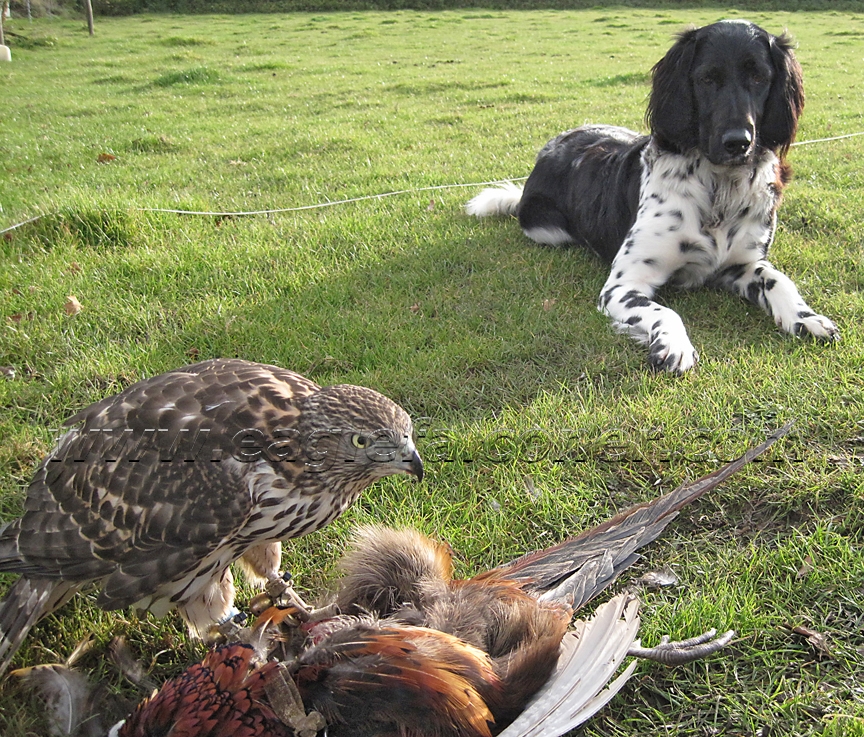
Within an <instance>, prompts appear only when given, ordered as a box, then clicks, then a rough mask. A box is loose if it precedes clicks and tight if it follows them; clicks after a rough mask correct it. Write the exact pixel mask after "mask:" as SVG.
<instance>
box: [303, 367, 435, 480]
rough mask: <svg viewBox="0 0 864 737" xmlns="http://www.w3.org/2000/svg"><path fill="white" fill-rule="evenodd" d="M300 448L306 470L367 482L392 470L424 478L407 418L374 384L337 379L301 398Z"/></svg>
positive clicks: (396, 472) (412, 428)
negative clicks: (333, 383)
mask: <svg viewBox="0 0 864 737" xmlns="http://www.w3.org/2000/svg"><path fill="white" fill-rule="evenodd" d="M300 410H301V414H300V417H299V418H298V421H297V430H298V436H297V440H298V442H299V443H300V450H301V453H302V456H303V458H304V460H305V463H306V468H307V470H309V471H325V470H326V471H327V473H328V475H332V474H338V475H340V476H344V477H346V478H347V479H352V480H354V481H357V482H359V481H361V480H363V481H365V482H366V484H368V483H371V482H372V481H375V480H376V479H379V478H383V477H384V476H390V475H392V474H408V475H412V476H415V477H416V478H417V480H418V481H419V480H420V479H422V478H423V462H422V461H421V460H420V455H419V454H418V453H417V448H416V447H415V445H414V426H413V425H412V423H411V418H410V417H409V416H408V413H407V412H405V410H404V409H402V408H401V407H400V406H399V405H398V404H396V403H395V402H393V401H392V400H390V399H388V398H387V397H385V396H384V395H383V394H379V393H378V392H376V391H374V390H373V389H367V388H365V387H362V386H352V385H350V384H337V385H335V386H328V387H325V388H324V389H320V390H318V391H317V392H315V393H313V394H310V395H309V396H308V397H305V398H304V399H303V401H302V402H301V407H300Z"/></svg>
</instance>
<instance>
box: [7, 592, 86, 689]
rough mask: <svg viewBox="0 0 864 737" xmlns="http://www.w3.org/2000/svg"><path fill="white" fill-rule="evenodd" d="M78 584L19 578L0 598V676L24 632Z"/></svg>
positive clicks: (22, 639) (54, 607)
mask: <svg viewBox="0 0 864 737" xmlns="http://www.w3.org/2000/svg"><path fill="white" fill-rule="evenodd" d="M78 588H79V586H77V585H76V584H74V583H67V582H66V581H58V580H53V579H47V578H23V577H22V578H19V579H18V581H16V582H15V584H14V585H13V586H12V588H10V589H9V591H8V593H7V594H6V598H5V599H3V601H0V676H2V675H3V673H5V672H6V669H7V668H8V667H9V663H10V662H11V661H12V658H13V657H14V656H15V653H16V652H18V648H19V647H21V643H22V642H23V641H24V638H25V637H27V633H28V632H29V631H30V629H31V628H32V627H33V625H34V624H36V622H38V621H39V620H40V619H42V617H44V616H45V615H46V614H49V613H50V612H52V611H54V610H55V609H57V608H58V607H59V606H62V605H63V604H64V603H65V602H66V601H67V600H68V599H69V597H70V596H72V594H74V593H75V591H77V590H78Z"/></svg>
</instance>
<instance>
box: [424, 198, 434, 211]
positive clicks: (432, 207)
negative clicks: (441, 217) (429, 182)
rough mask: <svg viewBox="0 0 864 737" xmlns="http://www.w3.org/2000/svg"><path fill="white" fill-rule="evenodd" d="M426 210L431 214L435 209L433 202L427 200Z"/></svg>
mask: <svg viewBox="0 0 864 737" xmlns="http://www.w3.org/2000/svg"><path fill="white" fill-rule="evenodd" d="M426 209H427V210H429V212H432V210H434V209H435V200H429V204H428V205H427V206H426Z"/></svg>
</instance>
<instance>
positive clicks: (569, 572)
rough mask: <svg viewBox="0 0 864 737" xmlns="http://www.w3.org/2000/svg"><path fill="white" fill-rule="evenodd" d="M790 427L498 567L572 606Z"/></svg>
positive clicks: (633, 559)
mask: <svg viewBox="0 0 864 737" xmlns="http://www.w3.org/2000/svg"><path fill="white" fill-rule="evenodd" d="M791 427H792V423H791V422H789V423H787V424H785V425H784V426H783V427H781V428H780V429H778V430H775V431H774V432H773V433H771V435H769V436H768V438H767V439H766V440H765V442H763V443H761V444H759V445H757V446H755V447H753V448H750V449H749V450H748V451H747V452H746V453H744V455H742V456H741V457H740V458H736V459H735V460H734V461H732V462H730V463H727V464H726V465H724V466H722V467H721V468H719V469H717V470H716V471H714V472H713V473H710V474H708V475H706V476H703V477H702V478H700V479H697V480H696V481H694V482H692V483H688V484H682V485H681V486H679V487H678V488H677V489H675V490H674V491H671V492H669V493H668V494H665V495H664V496H661V497H659V498H657V499H654V500H653V501H650V502H646V503H644V504H640V505H638V506H636V507H633V508H632V509H628V510H626V511H624V512H621V513H620V514H617V515H615V516H614V517H613V518H612V519H610V520H607V521H606V522H603V523H602V524H600V525H597V526H596V527H593V528H591V529H590V530H586V531H585V532H583V533H581V534H579V535H577V536H576V537H572V538H570V539H568V540H565V541H564V542H562V543H559V544H558V545H555V546H553V547H550V548H546V549H545V550H538V551H536V552H533V553H528V554H526V555H523V556H522V557H521V558H517V559H516V560H515V561H513V562H511V563H508V564H505V565H503V566H501V571H502V573H503V574H504V575H505V576H506V577H508V578H511V579H514V580H517V581H525V583H526V584H527V588H528V589H529V590H533V591H535V592H536V593H535V595H539V596H541V597H542V598H544V599H550V600H559V601H565V602H567V603H568V604H570V605H571V606H572V607H573V609H574V611H576V610H578V609H579V608H580V607H581V606H582V605H584V604H586V603H587V602H588V601H590V600H591V599H593V598H594V597H595V596H596V595H597V594H599V593H600V592H601V591H602V590H603V589H605V588H606V587H607V586H609V585H610V584H611V583H612V582H613V581H614V580H615V579H616V578H617V577H618V575H619V574H620V573H621V572H622V571H623V570H624V569H626V568H627V567H629V566H630V565H632V564H633V563H635V562H636V560H638V558H639V556H638V555H636V551H637V550H638V549H639V548H642V547H644V546H645V545H647V544H648V543H650V542H652V541H654V540H656V539H657V538H658V537H659V536H660V535H661V533H662V532H663V530H664V529H666V526H667V525H668V524H669V523H670V522H671V521H672V520H673V519H675V517H677V516H678V512H679V511H680V510H681V509H683V508H684V507H686V506H687V505H688V504H690V503H692V502H694V501H696V500H697V499H699V498H700V497H702V496H703V495H704V494H706V493H707V492H708V491H710V490H711V489H714V488H716V487H717V486H719V485H720V484H721V483H723V482H724V481H725V480H726V479H728V478H729V477H730V476H732V475H733V474H734V473H737V472H738V471H739V470H741V468H743V467H744V466H745V465H747V464H748V463H750V462H751V461H752V460H753V459H754V458H756V457H757V456H759V455H761V454H762V453H764V452H765V451H766V450H768V448H770V447H771V446H772V445H773V444H774V443H775V442H777V440H779V439H780V438H781V437H783V436H784V435H785V434H786V433H788V432H789V430H790V429H791Z"/></svg>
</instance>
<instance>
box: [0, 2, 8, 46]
mask: <svg viewBox="0 0 864 737" xmlns="http://www.w3.org/2000/svg"><path fill="white" fill-rule="evenodd" d="M8 4H9V0H3V2H0V46H5V45H6V36H4V35H3V16H5V15H6V6H7V5H8Z"/></svg>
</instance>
